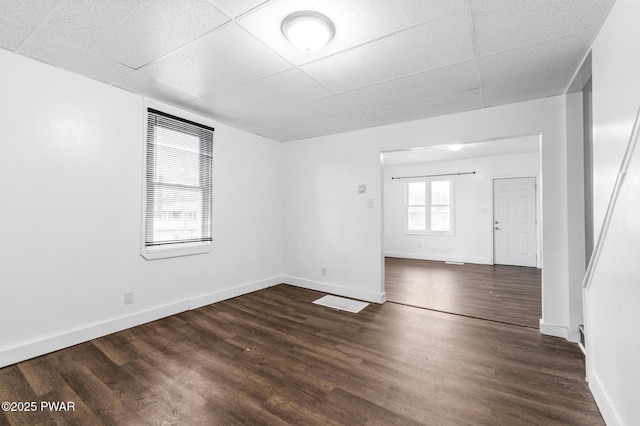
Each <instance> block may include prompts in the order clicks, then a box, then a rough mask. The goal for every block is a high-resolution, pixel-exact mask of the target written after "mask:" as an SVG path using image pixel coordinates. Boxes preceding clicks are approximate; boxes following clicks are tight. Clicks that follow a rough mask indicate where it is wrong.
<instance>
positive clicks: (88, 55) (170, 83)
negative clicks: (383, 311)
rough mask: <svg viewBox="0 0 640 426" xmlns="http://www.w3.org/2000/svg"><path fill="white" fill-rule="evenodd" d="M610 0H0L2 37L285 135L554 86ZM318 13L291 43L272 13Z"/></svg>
mask: <svg viewBox="0 0 640 426" xmlns="http://www.w3.org/2000/svg"><path fill="white" fill-rule="evenodd" d="M612 5H613V1H612V0H589V1H585V0H554V1H548V0H396V1H393V2H390V1H388V0H350V1H346V0H92V1H85V0H22V1H20V0H2V2H0V48H4V49H8V50H11V51H15V52H16V53H18V54H21V55H24V56H28V57H31V58H34V59H37V60H39V61H42V62H46V63H49V64H51V65H53V66H57V67H60V68H63V69H66V70H69V71H72V72H75V73H78V74H81V75H84V76H87V77H90V78H93V79H95V80H98V81H102V82H105V83H107V84H112V85H114V86H116V87H120V88H123V89H125V90H129V91H132V92H134V93H138V94H141V95H144V96H148V97H150V98H154V99H157V100H160V101H164V102H167V103H170V104H173V105H177V106H181V107H183V108H185V109H188V110H191V111H194V112H197V113H199V114H202V115H205V116H208V117H211V118H213V119H218V120H220V121H221V122H225V123H229V124H231V125H234V126H237V127H238V128H241V129H245V130H247V131H250V132H254V133H257V134H261V135H263V136H266V137H269V138H272V139H274V140H281V141H288V140H296V139H301V138H306V137H314V136H319V135H321V134H330V133H336V132H341V131H349V130H355V129H356V128H364V127H371V126H379V125H383V124H389V123H396V122H400V121H409V120H416V119H421V118H427V117H433V116H437V115H444V114H451V113H456V112H461V111H468V110H471V109H477V108H485V107H490V106H496V105H503V104H507V103H512V102H521V101H526V100H532V99H537V98H540V97H546V96H554V95H558V94H563V93H565V92H566V90H567V88H568V86H569V84H570V83H571V79H572V77H573V75H574V73H575V71H576V69H577V68H578V67H579V66H580V63H581V61H582V59H583V58H584V56H585V55H586V54H587V52H588V50H589V47H590V45H591V43H592V41H593V39H594V38H595V35H596V34H597V31H598V30H599V28H600V26H601V25H602V23H603V22H604V20H605V18H606V16H607V14H608V12H609V10H610V9H611V6H612ZM299 10H313V11H317V12H320V13H323V14H325V15H327V16H328V17H330V18H331V19H332V20H333V22H334V24H335V26H336V34H335V37H334V38H333V40H331V42H330V43H329V44H328V45H327V46H325V47H324V48H323V49H321V50H319V51H318V52H315V53H311V54H309V53H303V52H299V51H297V50H295V48H293V47H292V45H291V44H289V42H288V41H287V40H286V39H285V37H284V36H283V34H282V31H281V25H282V20H283V19H284V18H285V17H286V16H288V15H289V14H290V13H293V12H295V11H299Z"/></svg>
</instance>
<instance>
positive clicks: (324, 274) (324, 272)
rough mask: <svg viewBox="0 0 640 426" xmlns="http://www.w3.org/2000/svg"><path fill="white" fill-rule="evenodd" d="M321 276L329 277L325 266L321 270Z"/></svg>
mask: <svg viewBox="0 0 640 426" xmlns="http://www.w3.org/2000/svg"><path fill="white" fill-rule="evenodd" d="M320 276H321V277H326V276H327V268H325V267H324V266H323V267H322V268H320Z"/></svg>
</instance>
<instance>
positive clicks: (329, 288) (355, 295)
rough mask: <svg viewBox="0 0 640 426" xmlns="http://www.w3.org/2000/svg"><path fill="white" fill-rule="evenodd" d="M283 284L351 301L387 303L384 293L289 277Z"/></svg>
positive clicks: (285, 278) (286, 277)
mask: <svg viewBox="0 0 640 426" xmlns="http://www.w3.org/2000/svg"><path fill="white" fill-rule="evenodd" d="M283 282H284V283H285V284H289V285H293V286H296V287H302V288H306V289H308V290H316V291H321V292H323V293H329V294H335V295H337V296H344V297H349V298H351V299H358V300H364V301H367V302H373V303H384V302H386V301H387V295H386V293H373V292H369V291H363V290H357V289H353V288H349V287H344V286H340V285H335V284H328V283H321V282H318V281H311V280H305V279H302V278H296V277H290V276H285V277H284V281H283Z"/></svg>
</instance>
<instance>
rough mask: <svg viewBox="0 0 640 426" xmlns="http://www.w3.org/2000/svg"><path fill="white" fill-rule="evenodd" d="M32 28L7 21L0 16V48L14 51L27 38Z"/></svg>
mask: <svg viewBox="0 0 640 426" xmlns="http://www.w3.org/2000/svg"><path fill="white" fill-rule="evenodd" d="M31 31H33V28H31V27H28V26H26V25H22V24H18V23H16V22H13V21H9V20H6V19H4V18H3V17H1V16H0V47H2V48H4V49H9V50H16V49H17V48H18V47H19V46H20V44H21V43H22V42H23V41H24V40H25V39H26V38H27V37H29V34H31Z"/></svg>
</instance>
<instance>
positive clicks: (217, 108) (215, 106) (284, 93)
mask: <svg viewBox="0 0 640 426" xmlns="http://www.w3.org/2000/svg"><path fill="white" fill-rule="evenodd" d="M328 95H331V92H330V91H328V90H327V89H325V88H324V87H323V86H322V85H320V84H318V83H317V82H316V81H314V80H313V79H311V78H309V77H308V76H307V75H305V74H304V73H302V72H300V71H298V70H297V69H294V68H291V69H289V70H286V71H283V72H279V73H277V74H272V75H270V76H267V77H264V78H262V79H260V80H251V81H250V82H249V83H246V84H243V85H241V86H236V87H232V88H227V89H223V90H220V91H216V92H214V93H211V94H209V95H207V96H203V97H201V98H198V99H196V100H193V101H192V102H190V103H188V104H186V105H184V106H186V107H189V106H190V105H192V104H193V105H198V106H199V107H200V108H203V109H205V110H206V109H208V110H209V111H213V112H214V113H216V115H220V116H222V117H234V116H242V115H249V114H254V113H257V112H259V111H264V110H268V109H273V108H278V107H282V106H286V105H291V104H295V103H298V102H302V101H305V100H308V99H315V98H320V97H325V96H328Z"/></svg>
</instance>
